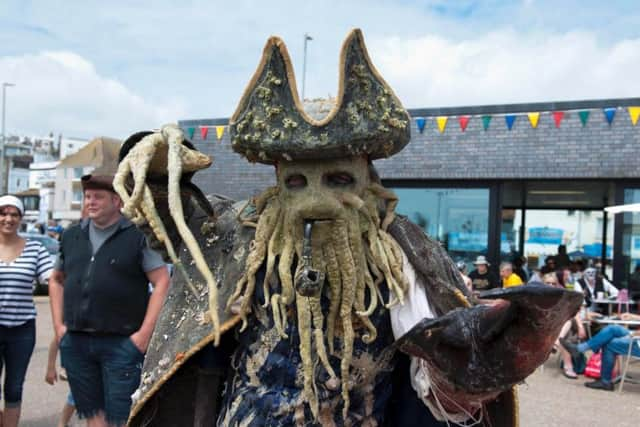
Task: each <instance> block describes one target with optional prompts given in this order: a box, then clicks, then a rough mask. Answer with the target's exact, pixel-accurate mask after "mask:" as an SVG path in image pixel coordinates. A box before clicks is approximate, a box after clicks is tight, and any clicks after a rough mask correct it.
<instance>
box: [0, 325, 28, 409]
mask: <svg viewBox="0 0 640 427" xmlns="http://www.w3.org/2000/svg"><path fill="white" fill-rule="evenodd" d="M35 345H36V321H35V319H31V320H27V322H26V323H23V324H22V325H18V326H0V374H1V373H2V368H3V366H6V367H7V372H6V373H5V376H4V402H5V406H6V407H7V408H12V407H13V408H15V407H19V406H20V403H21V402H22V385H23V384H24V377H25V375H26V374H27V367H28V366H29V360H31V355H32V354H33V347H35Z"/></svg>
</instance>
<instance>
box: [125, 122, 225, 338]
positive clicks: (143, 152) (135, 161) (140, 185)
mask: <svg viewBox="0 0 640 427" xmlns="http://www.w3.org/2000/svg"><path fill="white" fill-rule="evenodd" d="M210 165H211V158H209V156H207V155H205V154H202V153H200V152H198V151H197V150H195V149H192V148H190V147H189V146H187V145H186V144H185V137H184V132H183V131H182V129H180V127H178V126H177V125H174V124H170V125H165V126H163V127H162V129H161V130H160V131H159V132H152V133H149V134H148V135H146V136H145V137H143V138H142V140H140V141H139V142H138V143H136V144H135V145H134V146H133V147H131V148H130V149H129V151H128V153H127V154H126V155H125V156H124V158H123V159H122V160H121V161H120V164H119V165H118V171H117V172H116V175H115V177H114V180H113V187H114V189H115V190H116V192H117V193H118V194H119V195H120V197H121V198H122V200H123V202H124V206H123V208H122V211H123V213H124V214H125V215H126V216H128V217H130V218H132V221H134V222H135V223H136V224H137V225H141V224H142V223H144V222H147V223H148V224H149V226H150V227H151V230H152V231H153V233H154V234H155V236H156V238H157V239H158V240H159V241H160V242H162V243H163V244H164V245H165V247H166V249H167V253H168V254H169V257H170V258H171V261H172V262H173V264H174V266H175V267H176V269H177V270H178V271H180V272H181V274H182V276H183V277H184V279H185V282H186V284H187V286H188V287H189V289H190V290H191V292H192V293H193V294H194V296H196V297H199V296H200V294H201V292H200V291H199V290H198V289H197V288H196V287H195V285H194V283H193V282H192V280H191V277H189V275H188V274H187V272H186V270H185V268H184V265H183V264H182V262H181V260H180V258H179V257H178V255H177V253H176V251H175V249H174V247H173V244H172V243H171V239H170V238H169V235H168V233H167V230H166V227H165V225H164V223H163V222H162V218H160V215H159V214H158V211H157V209H156V207H155V203H154V200H153V194H152V193H151V190H150V188H149V186H148V185H147V183H146V180H147V176H149V177H152V176H163V177H164V176H166V177H167V191H168V199H169V213H170V215H171V218H172V219H173V221H174V223H175V226H176V228H177V230H178V233H179V234H180V236H181V237H182V241H183V242H184V244H185V246H186V247H187V249H188V250H189V253H190V254H191V257H192V260H193V262H194V264H195V265H196V268H197V269H198V271H199V272H200V273H201V275H202V277H203V278H204V280H205V282H206V284H207V288H208V291H209V307H210V310H209V314H210V316H211V321H212V324H213V331H214V335H215V339H214V343H215V344H216V345H217V344H218V343H219V342H220V320H219V318H218V312H217V306H218V303H217V293H218V291H217V289H218V285H217V282H216V279H215V277H214V275H213V273H212V271H211V269H210V268H209V266H208V265H207V262H206V261H205V258H204V255H203V254H202V250H201V249H200V247H199V246H198V242H197V241H196V238H195V237H194V236H193V233H191V230H190V229H189V227H188V226H187V224H186V222H185V218H184V211H183V206H182V201H181V199H180V180H181V179H182V175H183V173H190V172H195V171H198V170H201V169H205V168H207V167H209V166H210ZM129 174H131V175H133V183H134V187H133V191H132V192H131V194H129V192H128V191H127V188H126V185H125V183H126V180H127V178H128V176H129Z"/></svg>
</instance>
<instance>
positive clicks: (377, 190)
mask: <svg viewBox="0 0 640 427" xmlns="http://www.w3.org/2000/svg"><path fill="white" fill-rule="evenodd" d="M345 194H346V195H345ZM345 194H343V195H342V196H341V197H342V199H341V201H342V205H343V206H344V209H341V211H340V212H335V215H334V216H333V217H334V218H336V219H335V220H332V221H330V223H325V224H324V225H325V226H324V227H317V228H314V236H313V238H312V244H313V246H312V254H313V256H312V258H313V267H314V268H315V269H318V270H320V271H323V272H324V273H325V276H326V278H327V279H326V281H327V283H328V295H327V296H328V298H329V301H330V304H329V312H328V313H326V314H325V313H323V312H322V310H321V305H320V296H317V297H305V296H302V295H300V294H297V293H296V291H295V288H294V283H293V282H294V281H293V277H295V275H293V274H292V273H291V271H292V267H295V271H298V269H300V268H302V266H301V263H300V262H299V260H301V259H302V240H303V235H302V233H303V225H302V224H303V219H302V218H296V217H294V215H289V214H288V209H286V208H285V206H282V204H281V201H280V200H279V199H278V190H277V188H276V187H273V188H270V189H268V190H266V191H265V192H264V193H263V194H261V195H260V196H258V197H256V198H255V199H254V200H253V204H254V205H255V208H256V214H255V215H254V216H253V217H252V218H241V219H242V221H243V223H244V224H245V225H250V226H255V227H256V234H255V240H254V241H253V242H252V244H251V247H250V252H249V255H248V258H247V264H246V268H245V273H244V275H243V277H242V278H241V280H240V281H239V282H238V283H237V286H236V289H235V292H234V294H233V295H232V296H231V297H230V299H229V305H228V307H227V308H228V309H229V308H230V306H231V305H232V304H233V303H235V302H237V301H240V302H241V303H240V304H241V305H240V316H241V318H242V321H243V325H242V329H244V328H245V327H246V325H247V315H248V313H249V312H250V305H251V300H252V296H253V293H254V290H255V283H256V280H255V274H256V272H257V271H258V270H259V269H260V267H261V266H262V265H263V264H264V263H265V262H266V274H265V278H264V285H263V286H264V296H265V299H264V306H265V307H270V308H271V310H272V312H273V318H274V322H275V327H276V329H277V330H278V332H279V333H280V335H281V337H282V338H287V335H286V333H285V331H286V328H287V316H286V308H287V307H288V306H290V305H291V304H294V303H295V304H296V311H297V314H298V318H297V322H298V325H297V326H298V330H299V335H300V346H299V352H300V356H301V359H302V365H303V374H304V390H303V396H304V399H305V401H306V402H307V403H308V404H309V406H310V409H311V412H312V413H313V415H314V417H316V419H317V415H318V398H317V392H316V385H315V381H314V378H315V376H314V369H315V366H316V364H317V362H318V359H319V362H320V363H322V365H323V366H324V368H325V369H326V370H327V372H328V374H329V376H330V380H329V381H331V382H332V383H333V384H335V385H336V387H337V386H338V384H340V383H341V387H342V390H341V391H342V397H343V400H344V406H343V417H344V418H345V419H346V417H347V413H348V410H349V387H350V383H349V372H350V366H351V358H352V352H353V343H354V340H355V339H356V338H359V339H361V340H362V341H363V342H364V343H371V342H373V341H374V340H375V339H376V336H377V331H376V328H375V327H374V325H373V324H372V322H371V321H370V319H369V316H370V315H371V314H373V312H374V310H375V309H376V307H377V305H378V304H379V303H382V304H384V306H385V307H387V308H388V307H391V306H392V305H393V304H397V303H402V301H403V298H404V293H405V291H406V289H407V283H406V279H405V277H404V275H403V273H402V252H401V249H400V247H399V246H398V244H397V243H396V241H395V240H394V239H393V238H392V237H391V235H390V234H388V233H387V231H386V228H387V226H388V225H389V224H390V223H391V221H392V220H393V215H394V213H393V211H394V208H395V205H396V204H397V198H396V196H395V195H394V194H393V193H392V192H391V191H389V190H386V189H385V188H383V187H382V186H380V185H379V184H372V185H370V186H369V187H368V189H367V190H366V192H365V195H364V198H360V197H358V196H357V195H355V194H353V193H345ZM379 203H382V204H384V205H386V207H387V209H386V212H385V215H384V218H380V216H379V214H378V205H379ZM316 233H318V234H316ZM319 234H321V235H319ZM317 237H319V238H317ZM276 262H277V275H278V278H279V280H280V283H281V293H274V294H271V290H270V286H269V283H270V281H271V279H272V277H273V276H274V274H276V271H275V270H276ZM294 262H295V263H296V265H294ZM383 281H385V282H386V284H387V287H388V288H389V290H390V293H389V300H388V301H383V298H382V293H381V291H380V284H381V283H382V282H383ZM356 319H357V321H358V324H359V325H364V328H363V330H359V331H355V330H354V326H353V325H354V320H356ZM338 323H339V325H340V326H341V329H342V339H343V346H342V352H341V354H336V353H335V352H334V337H335V334H336V325H337V324H338ZM358 334H359V335H358ZM325 343H328V350H329V352H328V353H329V354H332V355H335V356H337V357H340V359H341V363H340V377H341V378H342V381H340V380H339V379H338V378H337V377H336V374H335V372H334V370H333V369H332V367H331V365H330V364H329V360H328V356H327V354H328V353H327V346H326V345H325ZM312 346H315V347H314V350H315V351H312ZM314 359H315V360H314Z"/></svg>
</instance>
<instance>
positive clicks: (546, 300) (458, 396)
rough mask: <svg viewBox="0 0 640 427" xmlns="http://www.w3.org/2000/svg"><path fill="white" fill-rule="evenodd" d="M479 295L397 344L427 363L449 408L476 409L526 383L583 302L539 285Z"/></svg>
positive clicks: (423, 323) (434, 385) (416, 328)
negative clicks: (473, 301)
mask: <svg viewBox="0 0 640 427" xmlns="http://www.w3.org/2000/svg"><path fill="white" fill-rule="evenodd" d="M480 298H482V299H483V300H485V301H483V302H485V303H484V304H480V305H476V306H473V307H470V308H458V309H455V310H453V311H450V312H449V313H447V314H446V315H444V316H442V317H439V318H435V319H424V320H422V321H420V322H419V323H418V324H417V325H416V326H414V327H413V328H412V329H411V330H410V331H409V332H407V333H406V334H405V335H403V336H402V337H401V338H400V339H399V340H398V341H397V342H396V344H395V345H396V346H397V347H398V348H399V349H400V350H401V351H403V352H404V353H407V354H409V355H411V356H416V357H418V358H420V359H423V360H424V361H426V365H427V366H428V370H429V376H430V380H431V384H432V389H433V390H435V391H436V395H438V396H436V397H438V398H439V399H440V400H441V403H442V404H443V405H444V406H445V407H448V408H450V409H455V408H458V409H459V408H460V407H467V408H469V407H472V406H473V405H474V404H475V405H476V407H477V405H481V404H483V403H486V402H488V401H490V400H492V399H494V398H495V397H496V396H497V395H498V394H500V393H501V392H503V391H505V390H508V389H510V388H511V387H513V386H514V385H515V384H517V383H519V382H521V381H523V380H524V379H525V378H526V377H527V376H529V375H530V374H531V373H533V371H534V370H535V369H536V368H537V367H538V366H539V365H541V364H542V363H543V362H544V361H545V360H546V359H547V357H548V355H549V353H550V351H551V348H552V347H553V344H554V342H555V341H556V338H557V337H558V334H559V333H560V329H561V328H562V325H563V324H564V323H565V322H566V321H567V320H569V319H570V318H571V317H572V316H574V315H575V313H576V312H577V311H578V309H579V308H580V305H581V304H582V295H581V294H580V293H577V292H572V291H567V290H564V289H558V288H553V287H549V286H539V285H526V286H519V287H515V288H510V289H494V290H491V291H487V292H485V293H482V294H481V295H480Z"/></svg>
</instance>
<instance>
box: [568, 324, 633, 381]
mask: <svg viewBox="0 0 640 427" xmlns="http://www.w3.org/2000/svg"><path fill="white" fill-rule="evenodd" d="M620 318H621V319H622V320H640V315H638V314H632V313H622V314H621V315H620ZM638 336H640V330H636V331H630V330H629V329H627V328H624V327H622V326H620V325H608V326H606V327H605V328H603V329H602V330H601V331H600V332H598V333H597V334H596V335H594V336H593V337H592V338H591V339H589V340H588V341H585V342H583V343H580V344H578V345H576V344H573V343H571V342H569V341H567V340H561V343H562V345H563V346H564V347H565V348H566V349H567V350H568V351H569V353H571V355H572V356H574V357H575V356H577V355H578V354H579V353H584V352H585V351H587V350H591V351H594V352H595V351H598V350H600V349H602V368H601V371H600V379H599V380H595V381H591V382H588V383H585V386H587V387H589V388H595V389H599V390H608V391H612V390H613V382H612V378H611V375H612V372H613V367H614V365H615V362H616V356H617V355H621V354H627V353H628V352H629V345H630V344H631V337H638ZM631 354H632V355H633V356H636V357H640V342H636V343H634V344H633V347H632V349H631Z"/></svg>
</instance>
